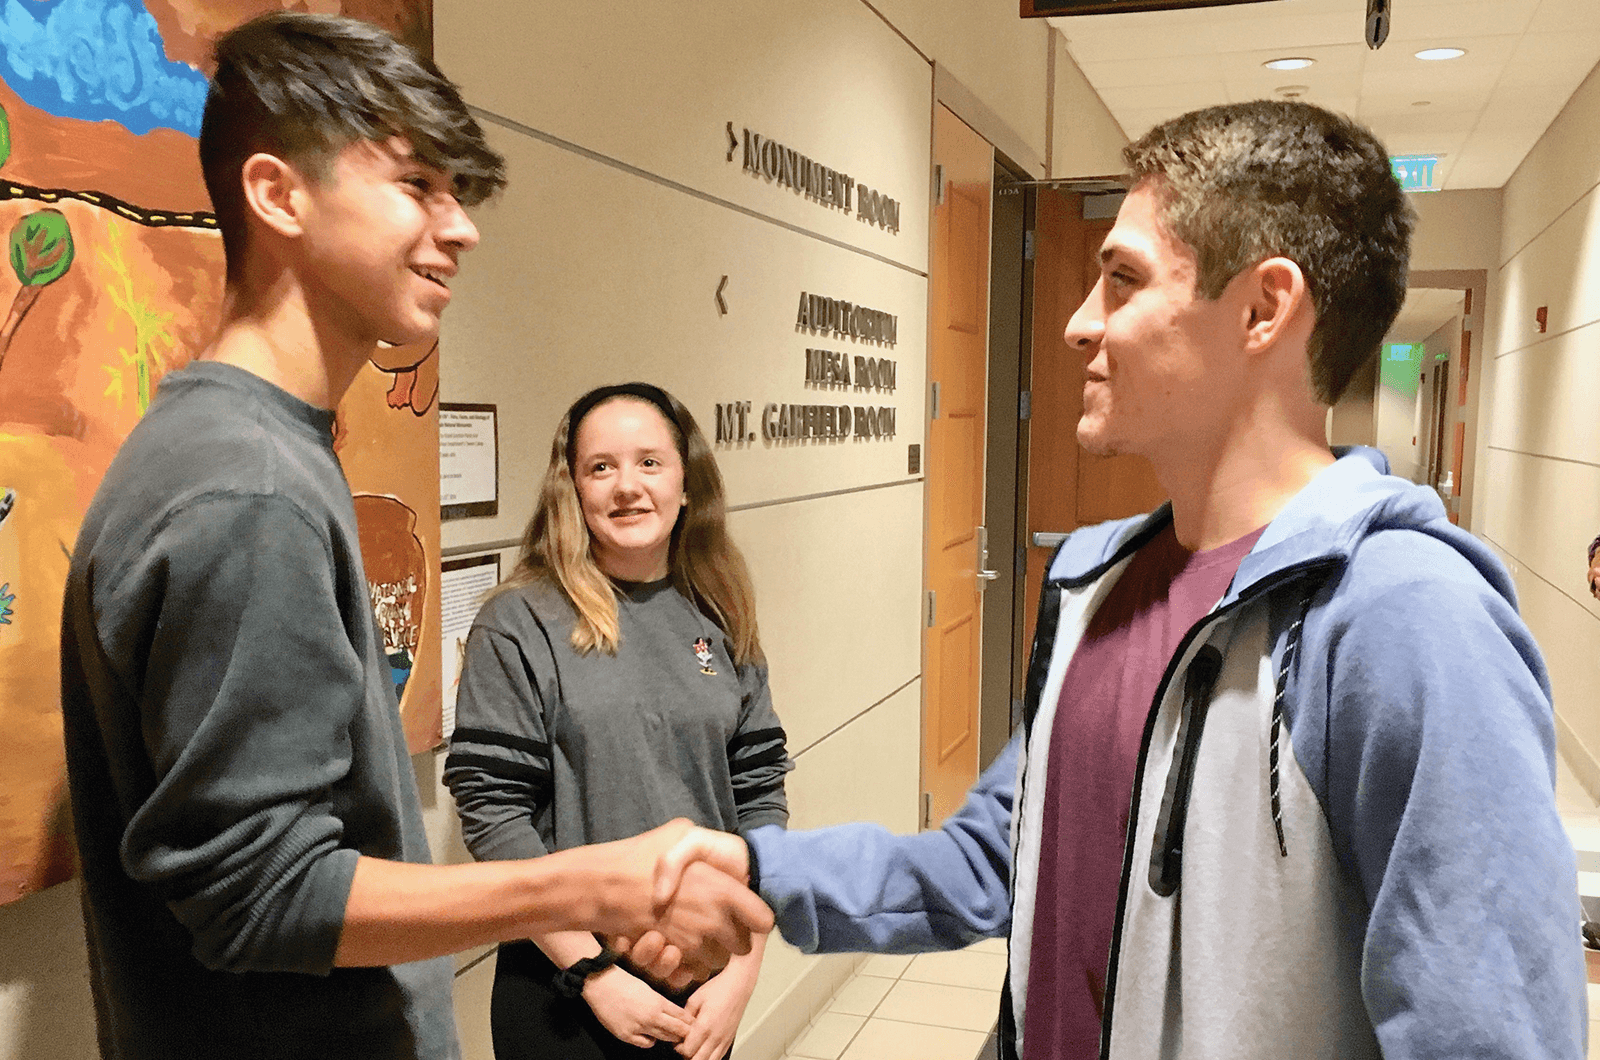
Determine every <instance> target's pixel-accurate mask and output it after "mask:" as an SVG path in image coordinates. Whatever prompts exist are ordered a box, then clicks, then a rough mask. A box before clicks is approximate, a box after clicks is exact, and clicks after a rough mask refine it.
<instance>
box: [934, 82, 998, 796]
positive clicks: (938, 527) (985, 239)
mask: <svg viewBox="0 0 1600 1060" xmlns="http://www.w3.org/2000/svg"><path fill="white" fill-rule="evenodd" d="M933 159H934V164H935V166H936V169H935V173H936V174H938V176H939V182H940V187H939V188H938V190H937V191H936V192H935V195H934V208H933V263H932V268H931V269H930V271H929V276H928V300H929V309H930V312H929V317H930V320H929V330H928V379H929V384H930V394H929V401H930V404H929V413H930V416H931V419H930V421H929V424H928V466H927V490H928V534H927V556H926V561H925V562H926V571H927V574H926V577H927V587H928V597H927V600H926V602H925V606H926V607H927V615H926V616H925V626H926V628H925V629H924V630H923V634H924V637H923V658H924V666H923V674H924V680H923V699H922V790H923V800H924V802H923V805H924V812H923V825H924V827H934V826H936V825H938V823H939V822H940V821H942V820H944V818H945V817H946V816H947V815H948V814H949V813H950V812H951V811H952V810H954V809H955V808H956V807H958V806H960V805H961V800H962V798H963V797H964V796H965V795H966V792H967V789H968V788H970V787H971V786H972V783H973V781H975V780H976V779H977V777H978V706H979V691H978V690H979V677H980V657H981V654H982V647H983V639H982V637H983V621H982V602H983V588H982V587H983V581H982V579H980V578H979V573H980V570H981V569H982V568H981V566H980V560H981V558H982V557H981V555H980V551H981V549H982V545H983V542H982V536H983V531H982V530H981V527H982V524H983V464H984V441H985V436H984V406H985V402H986V400H987V395H986V393H985V391H986V380H987V375H988V341H989V223H990V218H989V212H990V211H989V206H990V202H991V201H992V199H991V196H992V194H993V181H994V149H993V148H992V147H991V146H990V145H989V144H988V142H987V141H985V140H984V139H983V137H981V136H979V135H978V134H977V133H975V132H973V131H972V130H971V129H970V128H968V127H967V125H966V124H965V123H963V122H962V121H961V120H960V119H959V118H957V117H956V116H955V115H954V114H952V113H951V112H950V111H949V110H947V109H945V108H944V107H943V106H935V108H934V125H933ZM1004 551H1005V549H1004V547H1003V546H1002V547H1001V549H1000V552H1001V559H1002V560H1003V559H1004V555H1003V553H1004Z"/></svg>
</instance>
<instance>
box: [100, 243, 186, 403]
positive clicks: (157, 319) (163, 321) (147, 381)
mask: <svg viewBox="0 0 1600 1060" xmlns="http://www.w3.org/2000/svg"><path fill="white" fill-rule="evenodd" d="M106 238H107V243H108V244H109V245H110V247H111V249H110V251H109V252H107V251H105V250H102V251H100V260H101V262H102V263H104V264H105V266H106V267H107V268H109V269H110V270H111V271H112V272H113V273H115V274H116V277H117V282H116V283H113V284H111V285H109V286H107V288H106V291H107V293H109V294H110V295H111V300H112V301H113V302H114V303H116V306H117V308H118V309H120V310H122V311H123V312H124V313H126V314H127V315H128V319H129V321H131V322H132V323H133V349H131V350H130V349H128V348H127V347H126V346H123V347H120V348H119V349H118V350H117V354H118V356H120V357H121V358H122V363H121V364H120V365H115V364H107V365H102V367H103V368H104V369H105V370H106V374H107V375H109V376H110V377H111V381H110V382H109V383H107V384H106V390H105V393H106V396H107V397H109V398H111V399H113V400H114V401H116V403H117V405H118V406H119V407H120V406H121V405H122V398H123V376H124V373H125V372H128V371H132V372H133V379H134V390H135V393H136V394H137V399H138V402H139V415H141V416H143V415H144V412H145V410H146V409H148V408H149V407H150V395H151V393H153V392H154V390H155V384H156V382H157V381H158V380H159V379H160V378H161V373H162V372H163V371H165V370H166V369H167V367H168V359H169V358H170V357H171V356H172V353H173V350H174V349H176V347H177V340H176V339H174V338H173V337H172V332H171V331H170V330H169V329H168V327H167V325H168V324H169V323H171V321H172V314H171V313H163V312H161V311H160V310H158V309H156V308H155V307H154V306H152V305H151V304H150V303H149V302H147V301H145V300H144V299H143V298H140V297H139V295H138V293H137V291H135V289H134V283H133V270H131V269H129V268H128V263H127V261H126V259H124V258H123V256H122V238H121V237H120V236H119V235H118V234H117V229H116V226H115V225H113V226H112V227H110V228H108V229H107V230H106Z"/></svg>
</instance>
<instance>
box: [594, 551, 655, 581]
mask: <svg viewBox="0 0 1600 1060" xmlns="http://www.w3.org/2000/svg"><path fill="white" fill-rule="evenodd" d="M595 562H596V563H597V564H598V565H599V567H600V569H601V570H602V571H603V572H605V575H606V577H608V578H612V579H615V580H616V581H619V582H658V581H660V580H662V579H663V578H665V577H666V576H667V575H668V574H670V573H671V568H670V567H668V565H667V553H666V552H665V551H662V552H661V553H660V554H659V555H657V554H656V553H653V552H652V553H650V554H648V555H639V556H616V555H611V554H609V553H608V554H605V555H596V556H595Z"/></svg>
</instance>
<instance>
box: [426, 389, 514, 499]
mask: <svg viewBox="0 0 1600 1060" xmlns="http://www.w3.org/2000/svg"><path fill="white" fill-rule="evenodd" d="M495 417H496V409H495V406H493V405H476V404H451V403H446V402H441V403H440V404H439V511H440V516H441V518H444V519H464V518H466V517H468V516H481V515H497V514H498V513H499V511H500V458H499V447H500V446H499V431H498V429H497V426H496V422H495Z"/></svg>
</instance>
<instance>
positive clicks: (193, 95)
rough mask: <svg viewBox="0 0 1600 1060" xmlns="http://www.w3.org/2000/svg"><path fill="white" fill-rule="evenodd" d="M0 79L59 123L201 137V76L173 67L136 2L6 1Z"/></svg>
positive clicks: (151, 23)
mask: <svg viewBox="0 0 1600 1060" xmlns="http://www.w3.org/2000/svg"><path fill="white" fill-rule="evenodd" d="M4 4H5V6H4V12H3V14H0V78H4V79H5V82H6V84H8V85H10V86H11V89H12V91H14V92H16V94H17V95H19V96H21V97H22V98H23V99H24V100H26V101H27V102H28V103H30V104H32V105H33V106H35V107H38V108H39V109H40V110H43V111H46V112H47V113H50V114H54V115H56V116H57V117H62V118H79V119H82V120H84V121H106V120H109V121H114V122H117V123H118V124H120V125H123V126H125V127H126V128H127V129H128V130H129V131H130V132H135V133H140V134H143V133H147V132H149V131H150V130H151V129H156V128H163V129H176V130H178V131H179V132H183V133H188V134H189V135H190V136H198V135H200V115H201V112H202V111H203V110H204V109H205V102H206V79H205V75H204V74H202V73H200V71H198V70H196V69H195V68H194V67H192V66H190V65H188V64H187V63H175V62H171V61H170V60H168V59H167V57H166V52H165V49H164V47H163V45H162V41H161V30H160V29H159V27H157V25H156V20H155V18H154V17H153V16H152V15H151V14H150V12H149V11H147V10H145V7H144V4H143V3H142V2H141V0H27V2H26V3H24V2H21V0H4Z"/></svg>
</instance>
